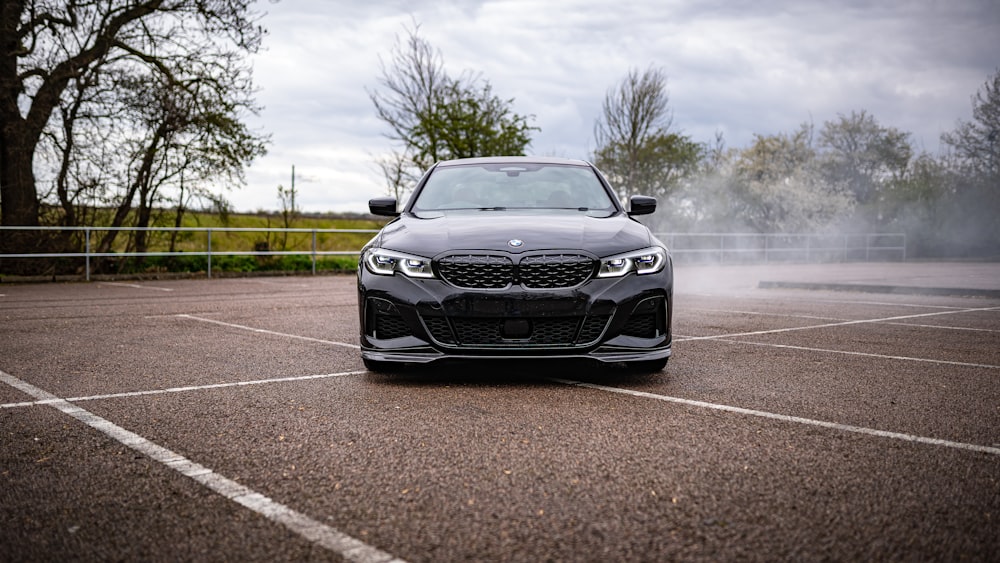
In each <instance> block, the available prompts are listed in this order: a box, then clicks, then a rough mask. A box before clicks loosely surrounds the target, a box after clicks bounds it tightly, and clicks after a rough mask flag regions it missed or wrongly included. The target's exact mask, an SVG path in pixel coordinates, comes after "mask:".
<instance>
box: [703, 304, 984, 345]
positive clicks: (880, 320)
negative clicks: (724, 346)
mask: <svg viewBox="0 0 1000 563" xmlns="http://www.w3.org/2000/svg"><path fill="white" fill-rule="evenodd" d="M982 311H1000V307H977V308H974V309H956V310H951V311H936V312H933V313H920V314H918V315H899V316H895V317H882V318H878V319H859V320H853V321H842V322H835V323H823V324H818V325H809V326H795V327H789V328H775V329H770V330H755V331H752V332H734V333H729V334H716V335H712V336H689V337H686V338H685V340H720V339H725V338H736V337H738V336H759V335H762V334H780V333H783V332H795V331H799V330H813V329H817V328H833V327H838V326H851V325H861V324H875V323H887V322H891V321H900V320H905V319H919V318H923V317H937V316H941V315H957V314H961V313H978V312H982Z"/></svg>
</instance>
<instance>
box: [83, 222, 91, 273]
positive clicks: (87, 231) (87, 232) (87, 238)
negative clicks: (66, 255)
mask: <svg viewBox="0 0 1000 563" xmlns="http://www.w3.org/2000/svg"><path fill="white" fill-rule="evenodd" d="M83 238H84V240H85V241H86V242H84V245H83V246H84V252H86V254H87V258H86V262H87V266H86V268H85V270H86V272H87V281H90V227H87V228H85V229H84V230H83Z"/></svg>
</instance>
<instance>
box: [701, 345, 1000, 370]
mask: <svg viewBox="0 0 1000 563" xmlns="http://www.w3.org/2000/svg"><path fill="white" fill-rule="evenodd" d="M716 342H726V343H729V344H746V345H747V346H764V347H768V348H786V349H789V350H803V351H805V352H825V353H829V354H844V355H847V356H863V357H866V358H879V359H883V360H902V361H907V362H924V363H928V364H942V365H947V366H959V367H969V368H983V369H1000V366H995V365H992V364H975V363H970V362H956V361H953V360H935V359H932V358H914V357H910V356H892V355H887V354H874V353H871V352H854V351H850V350H831V349H829V348H811V347H809V346H792V345H791V344H774V343H771V342H748V341H746V340H724V339H719V340H716Z"/></svg>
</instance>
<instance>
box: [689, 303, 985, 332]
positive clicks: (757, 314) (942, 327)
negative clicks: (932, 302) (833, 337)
mask: <svg viewBox="0 0 1000 563" xmlns="http://www.w3.org/2000/svg"><path fill="white" fill-rule="evenodd" d="M685 311H686V312H691V311H703V312H707V313H723V314H726V315H748V316H754V317H781V318H787V319H809V320H813V321H838V322H846V321H850V320H852V319H843V318H838V317H817V316H814V315H795V314H790V313H762V312H759V311H739V310H730V309H699V308H689V309H685ZM885 324H887V325H891V326H906V327H914V328H933V329H939V330H964V331H968V332H1000V330H995V329H991V328H972V327H965V326H948V325H927V324H918V323H900V322H887V323H885Z"/></svg>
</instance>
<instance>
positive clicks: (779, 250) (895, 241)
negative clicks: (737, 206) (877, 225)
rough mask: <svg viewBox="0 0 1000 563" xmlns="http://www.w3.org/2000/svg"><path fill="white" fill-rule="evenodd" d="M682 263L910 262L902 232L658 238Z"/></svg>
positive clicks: (666, 235)
mask: <svg viewBox="0 0 1000 563" xmlns="http://www.w3.org/2000/svg"><path fill="white" fill-rule="evenodd" d="M656 236H657V237H658V238H659V239H660V240H662V241H663V242H665V243H666V244H667V247H668V248H670V252H671V254H672V255H673V256H674V260H675V261H678V262H683V263H715V264H760V263H764V264H767V263H772V262H872V261H875V262H889V261H897V262H904V261H906V235H905V234H902V233H860V234H803V233H781V234H761V233H657V235H656Z"/></svg>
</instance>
